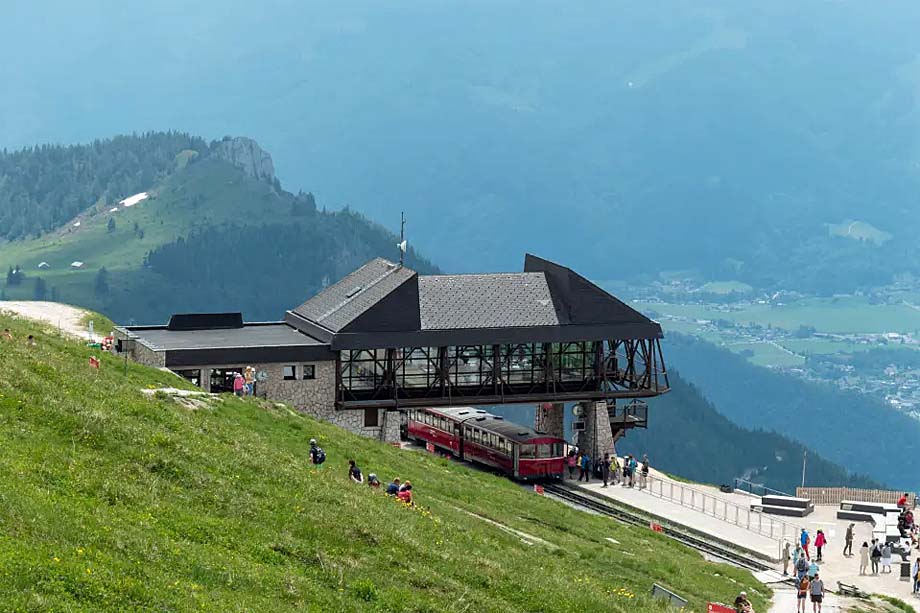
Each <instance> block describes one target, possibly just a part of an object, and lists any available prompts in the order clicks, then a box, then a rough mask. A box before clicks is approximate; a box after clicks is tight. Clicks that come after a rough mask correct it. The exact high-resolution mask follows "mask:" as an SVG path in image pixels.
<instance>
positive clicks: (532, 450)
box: [521, 445, 537, 458]
mask: <svg viewBox="0 0 920 613" xmlns="http://www.w3.org/2000/svg"><path fill="white" fill-rule="evenodd" d="M536 451H537V449H536V445H521V457H522V458H533V457H536V456H535V454H536Z"/></svg>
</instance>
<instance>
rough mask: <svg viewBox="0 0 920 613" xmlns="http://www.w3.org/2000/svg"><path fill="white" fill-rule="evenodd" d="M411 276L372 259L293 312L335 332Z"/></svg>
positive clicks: (408, 270)
mask: <svg viewBox="0 0 920 613" xmlns="http://www.w3.org/2000/svg"><path fill="white" fill-rule="evenodd" d="M414 275H415V271H413V270H410V269H408V268H405V267H401V266H398V265H397V264H394V263H392V262H388V261H387V260H384V259H383V258H376V259H373V260H371V261H370V262H368V263H367V264H365V265H364V266H362V267H361V268H359V269H358V270H356V271H354V272H353V273H351V274H349V275H348V276H346V277H345V278H344V279H342V280H341V281H339V282H338V283H336V284H334V285H330V286H329V287H327V288H326V289H324V290H323V291H321V292H320V293H318V294H317V295H316V296H314V297H313V298H310V299H309V300H307V301H306V302H304V303H303V304H302V305H300V306H299V307H297V308H296V309H294V310H293V312H294V313H295V314H297V315H299V316H300V317H302V318H304V319H307V320H309V321H312V322H313V323H316V324H319V325H320V326H322V327H323V328H325V329H327V330H329V331H331V332H338V331H339V330H341V329H342V328H344V327H345V326H347V325H348V324H350V323H351V322H352V321H354V320H355V319H357V318H358V317H359V316H361V315H362V314H363V313H364V312H365V311H367V310H368V309H369V308H371V307H372V306H374V305H375V304H377V302H379V301H380V300H381V299H383V298H384V297H385V296H387V294H389V293H390V292H392V291H393V290H394V289H396V288H397V287H399V286H400V285H402V284H403V283H404V282H405V281H406V280H408V279H409V278H410V277H412V276H414Z"/></svg>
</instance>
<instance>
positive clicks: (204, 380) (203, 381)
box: [198, 366, 211, 392]
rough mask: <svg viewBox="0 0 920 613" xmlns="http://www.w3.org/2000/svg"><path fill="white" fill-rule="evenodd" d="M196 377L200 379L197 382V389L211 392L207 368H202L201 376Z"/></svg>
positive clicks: (209, 373) (209, 375)
mask: <svg viewBox="0 0 920 613" xmlns="http://www.w3.org/2000/svg"><path fill="white" fill-rule="evenodd" d="M198 376H199V377H201V378H200V379H199V380H198V387H200V388H201V389H203V390H204V391H206V392H210V391H211V369H210V368H209V367H207V366H202V367H201V374H200V375H198Z"/></svg>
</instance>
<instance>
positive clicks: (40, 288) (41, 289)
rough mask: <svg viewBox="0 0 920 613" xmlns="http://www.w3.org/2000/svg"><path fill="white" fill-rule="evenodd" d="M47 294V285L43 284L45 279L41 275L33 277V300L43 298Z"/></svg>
mask: <svg viewBox="0 0 920 613" xmlns="http://www.w3.org/2000/svg"><path fill="white" fill-rule="evenodd" d="M47 294H48V287H47V286H46V285H45V280H44V279H42V278H41V277H35V289H34V292H33V294H32V297H33V298H34V299H35V300H44V299H45V297H46V296H47Z"/></svg>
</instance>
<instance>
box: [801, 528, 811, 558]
mask: <svg viewBox="0 0 920 613" xmlns="http://www.w3.org/2000/svg"><path fill="white" fill-rule="evenodd" d="M810 543H811V537H810V536H808V530H806V529H805V528H802V533H801V534H799V545H801V546H802V551H804V552H805V557H806V558H808V559H809V560H810V559H811V556H810V555H808V545H809V544H810Z"/></svg>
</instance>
